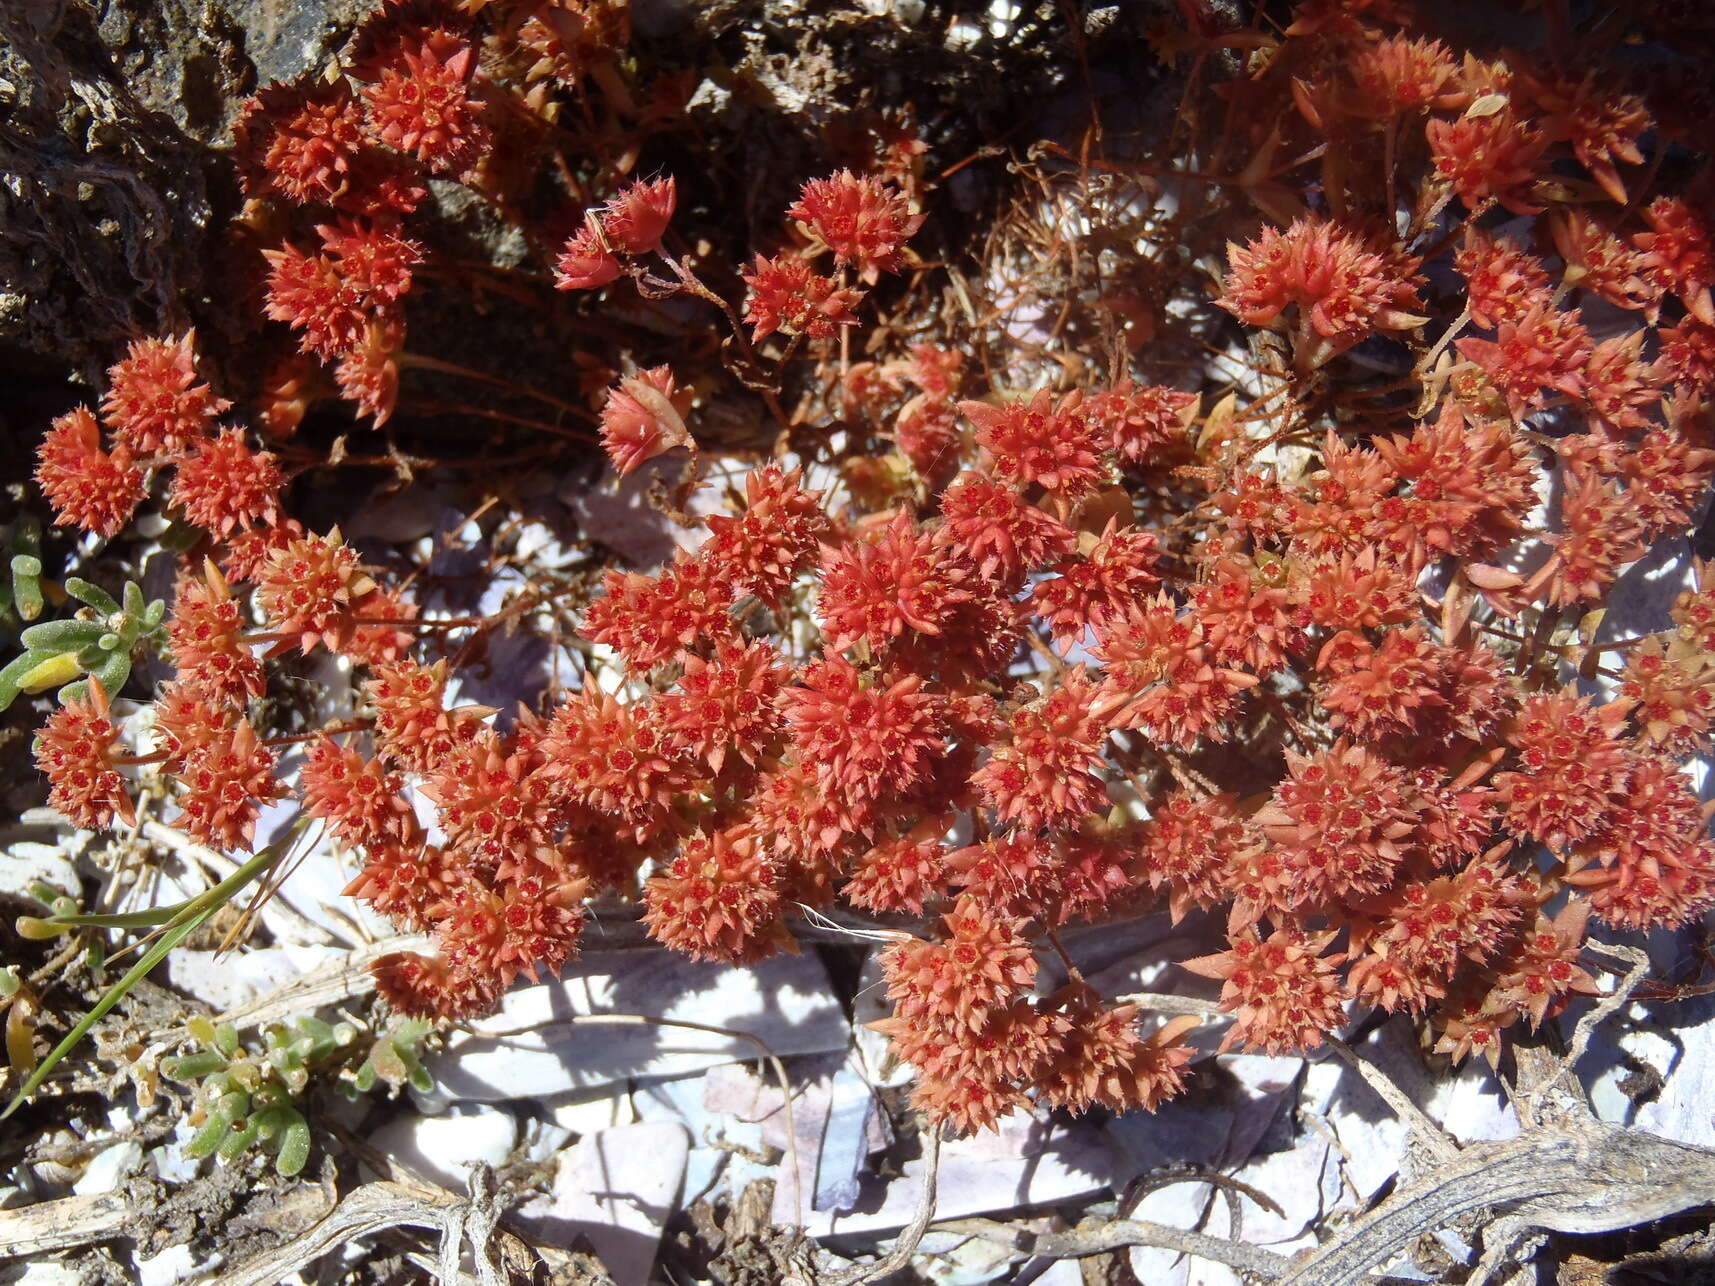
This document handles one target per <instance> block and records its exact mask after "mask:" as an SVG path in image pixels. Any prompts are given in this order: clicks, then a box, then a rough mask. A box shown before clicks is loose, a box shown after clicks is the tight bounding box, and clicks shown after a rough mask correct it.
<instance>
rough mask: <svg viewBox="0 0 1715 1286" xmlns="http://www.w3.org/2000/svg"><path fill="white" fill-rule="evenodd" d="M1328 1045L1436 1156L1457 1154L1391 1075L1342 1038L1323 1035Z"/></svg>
mask: <svg viewBox="0 0 1715 1286" xmlns="http://www.w3.org/2000/svg"><path fill="white" fill-rule="evenodd" d="M1326 1040H1327V1042H1328V1048H1329V1049H1331V1050H1333V1051H1334V1053H1335V1054H1337V1055H1338V1056H1339V1057H1340V1059H1341V1060H1342V1061H1343V1062H1345V1063H1346V1065H1347V1066H1348V1067H1351V1068H1352V1069H1353V1070H1354V1071H1356V1072H1357V1073H1358V1075H1359V1076H1361V1077H1363V1080H1364V1084H1365V1085H1368V1086H1369V1087H1370V1088H1371V1089H1372V1090H1374V1091H1375V1092H1376V1094H1377V1095H1378V1096H1379V1097H1380V1098H1381V1100H1382V1101H1383V1102H1384V1103H1386V1104H1387V1105H1388V1108H1389V1109H1390V1110H1391V1111H1392V1112H1393V1114H1394V1115H1395V1116H1397V1117H1398V1118H1399V1119H1400V1120H1401V1121H1403V1122H1404V1123H1405V1124H1406V1126H1407V1128H1409V1129H1410V1130H1411V1131H1412V1132H1413V1133H1414V1134H1416V1136H1417V1137H1418V1139H1419V1140H1421V1141H1422V1143H1423V1145H1424V1146H1425V1147H1427V1148H1428V1149H1429V1150H1430V1151H1431V1152H1433V1153H1434V1154H1435V1156H1436V1159H1437V1160H1440V1161H1450V1160H1452V1159H1453V1158H1454V1157H1456V1156H1458V1155H1459V1148H1458V1145H1457V1144H1455V1143H1454V1142H1453V1140H1452V1139H1450V1138H1448V1137H1447V1133H1446V1131H1444V1130H1443V1129H1442V1128H1441V1127H1440V1126H1439V1125H1437V1124H1436V1123H1435V1122H1434V1121H1432V1120H1431V1119H1430V1118H1429V1115H1428V1113H1426V1112H1425V1111H1424V1110H1423V1109H1422V1108H1420V1107H1418V1106H1417V1104H1416V1103H1414V1102H1412V1100H1411V1096H1410V1095H1409V1094H1407V1093H1406V1092H1405V1091H1404V1090H1402V1089H1400V1087H1399V1086H1398V1085H1395V1084H1394V1082H1393V1078H1392V1077H1390V1076H1389V1075H1388V1074H1387V1073H1386V1072H1384V1071H1382V1069H1381V1068H1379V1067H1377V1066H1376V1065H1375V1064H1374V1063H1372V1062H1370V1061H1369V1060H1368V1059H1367V1058H1364V1057H1362V1056H1361V1055H1360V1054H1359V1053H1358V1051H1357V1050H1355V1049H1353V1048H1352V1047H1351V1046H1350V1045H1348V1044H1347V1043H1346V1042H1345V1041H1343V1040H1341V1039H1340V1038H1339V1037H1337V1036H1328V1037H1326Z"/></svg>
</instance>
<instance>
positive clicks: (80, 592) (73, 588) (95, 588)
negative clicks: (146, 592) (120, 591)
mask: <svg viewBox="0 0 1715 1286" xmlns="http://www.w3.org/2000/svg"><path fill="white" fill-rule="evenodd" d="M65 586H66V593H68V594H70V595H71V596H72V597H73V598H75V599H76V600H77V601H78V602H80V603H87V604H88V605H89V606H90V607H93V608H94V609H95V610H96V611H98V612H100V613H101V614H102V615H103V616H117V615H118V614H119V601H118V600H117V599H116V598H114V597H113V595H111V594H109V593H108V592H107V591H106V590H104V589H102V588H101V586H99V585H92V584H91V583H90V582H89V581H86V580H84V579H83V577H81V576H67V577H66V580H65ZM127 588H129V587H127Z"/></svg>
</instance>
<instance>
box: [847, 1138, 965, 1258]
mask: <svg viewBox="0 0 1715 1286" xmlns="http://www.w3.org/2000/svg"><path fill="white" fill-rule="evenodd" d="M920 1133H921V1135H922V1138H923V1192H922V1194H921V1195H920V1196H919V1198H918V1202H917V1213H916V1214H915V1215H914V1216H913V1217H912V1219H911V1222H910V1223H909V1224H907V1225H906V1226H905V1230H904V1231H903V1232H901V1233H900V1234H899V1237H898V1239H897V1240H896V1241H895V1242H894V1243H893V1248H892V1249H891V1250H889V1251H888V1252H887V1253H886V1254H885V1255H883V1256H882V1257H881V1258H880V1259H878V1260H876V1261H875V1262H874V1263H870V1264H858V1265H856V1266H855V1267H852V1268H847V1269H843V1270H841V1271H839V1272H836V1273H831V1274H829V1275H827V1276H826V1277H824V1278H823V1279H822V1282H821V1286H861V1283H863V1282H872V1281H876V1280H878V1279H880V1278H883V1277H886V1276H888V1274H890V1273H896V1272H898V1271H899V1270H900V1269H901V1268H903V1267H905V1265H906V1264H908V1263H910V1262H911V1256H912V1255H914V1254H916V1253H917V1247H918V1244H919V1243H921V1242H922V1240H923V1234H924V1232H925V1231H927V1229H928V1227H929V1223H930V1221H931V1220H932V1219H934V1217H935V1180H936V1177H937V1175H938V1173H939V1171H940V1168H941V1131H940V1130H939V1129H938V1128H936V1127H935V1126H933V1125H930V1124H928V1123H927V1122H923V1123H921V1125H920Z"/></svg>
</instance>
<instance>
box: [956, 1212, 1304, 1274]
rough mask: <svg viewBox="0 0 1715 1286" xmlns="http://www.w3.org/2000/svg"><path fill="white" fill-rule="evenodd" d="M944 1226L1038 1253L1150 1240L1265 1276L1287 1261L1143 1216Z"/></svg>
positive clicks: (1051, 1255) (1072, 1254) (1077, 1253)
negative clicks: (1038, 1227) (1061, 1224)
mask: <svg viewBox="0 0 1715 1286" xmlns="http://www.w3.org/2000/svg"><path fill="white" fill-rule="evenodd" d="M945 1227H947V1228H948V1229H950V1230H951V1231H955V1232H967V1233H970V1234H971V1235H972V1236H973V1237H981V1238H983V1239H984V1240H985V1241H998V1242H1001V1243H1003V1244H1005V1245H1009V1246H1015V1247H1017V1248H1018V1249H1019V1250H1020V1251H1021V1252H1022V1253H1024V1254H1027V1255H1031V1256H1035V1257H1037V1258H1040V1259H1083V1258H1085V1257H1086V1256H1089V1255H1099V1254H1101V1253H1103V1252H1104V1251H1109V1250H1119V1249H1122V1248H1123V1247H1126V1246H1153V1247H1156V1248H1158V1249H1161V1250H1172V1251H1177V1252H1178V1253H1179V1254H1182V1255H1195V1256H1197V1257H1198V1258H1199V1259H1207V1260H1210V1261H1211V1262H1213V1263H1217V1264H1225V1265H1227V1267H1229V1268H1237V1269H1240V1270H1242V1271H1244V1272H1249V1273H1256V1274H1258V1275H1259V1276H1263V1277H1268V1278H1278V1277H1282V1276H1284V1275H1285V1274H1286V1272H1287V1271H1288V1270H1289V1269H1290V1268H1291V1267H1292V1261H1291V1260H1290V1259H1287V1258H1286V1257H1285V1256H1283V1255H1277V1254H1275V1253H1274V1252H1273V1251H1272V1250H1264V1249H1263V1248H1262V1247H1261V1246H1251V1245H1247V1244H1246V1243H1244V1242H1240V1241H1229V1240H1227V1239H1226V1238H1224V1237H1211V1236H1209V1235H1208V1234H1206V1233H1201V1232H1188V1231H1186V1230H1184V1229H1181V1228H1170V1227H1168V1226H1167V1225H1166V1224H1159V1223H1150V1222H1148V1221H1147V1220H1143V1219H1106V1220H1102V1219H1086V1220H1084V1221H1083V1222H1082V1223H1080V1224H1079V1225H1078V1226H1077V1227H1076V1228H1069V1229H1067V1230H1066V1231H1065V1232H1044V1233H1034V1234H1032V1233H1027V1232H1021V1231H1020V1230H1019V1229H1017V1228H1015V1227H1013V1226H1012V1225H1011V1224H1008V1223H999V1222H996V1221H994V1220H990V1219H960V1220H957V1221H956V1222H953V1223H950V1224H947V1225H945Z"/></svg>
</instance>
